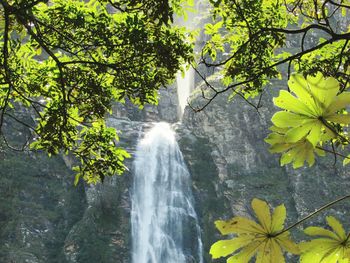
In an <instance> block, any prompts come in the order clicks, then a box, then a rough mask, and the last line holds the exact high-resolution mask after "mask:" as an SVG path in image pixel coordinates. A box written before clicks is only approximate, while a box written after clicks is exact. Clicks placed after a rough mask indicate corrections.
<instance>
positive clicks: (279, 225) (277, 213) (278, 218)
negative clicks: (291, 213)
mask: <svg viewBox="0 0 350 263" xmlns="http://www.w3.org/2000/svg"><path fill="white" fill-rule="evenodd" d="M286 215H287V212H286V207H285V206H284V205H279V206H277V207H276V208H275V210H274V211H273V213H272V222H271V231H272V232H278V231H281V230H282V229H283V225H284V221H285V220H286Z"/></svg>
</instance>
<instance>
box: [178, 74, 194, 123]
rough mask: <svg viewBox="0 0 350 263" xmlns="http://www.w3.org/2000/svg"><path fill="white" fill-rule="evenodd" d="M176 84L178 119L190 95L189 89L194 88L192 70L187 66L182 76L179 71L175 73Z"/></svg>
mask: <svg viewBox="0 0 350 263" xmlns="http://www.w3.org/2000/svg"><path fill="white" fill-rule="evenodd" d="M176 84H177V97H178V100H179V106H180V119H181V118H182V114H183V112H184V110H185V107H186V106H187V99H188V97H189V96H190V93H191V91H192V90H193V88H194V70H193V69H192V68H189V69H188V70H187V71H186V72H185V75H184V77H182V75H181V74H180V73H178V74H177V77H176Z"/></svg>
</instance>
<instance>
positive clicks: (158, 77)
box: [0, 0, 192, 183]
mask: <svg viewBox="0 0 350 263" xmlns="http://www.w3.org/2000/svg"><path fill="white" fill-rule="evenodd" d="M183 2H187V1H184V0H172V1H155V2H154V1H128V0H91V1H78V0H50V1H47V0H25V1H24V0H23V1H22V0H1V1H0V31H1V32H0V35H1V42H0V50H1V52H0V65H1V68H0V85H1V86H0V135H1V137H2V140H3V141H4V143H5V144H7V145H8V146H9V147H12V146H11V145H10V142H9V141H8V140H7V138H6V132H4V129H5V126H6V123H7V122H8V121H16V122H18V123H20V124H21V125H24V126H26V127H28V128H30V129H31V130H32V133H33V135H34V142H33V143H31V138H27V142H28V143H31V147H32V148H35V149H43V150H45V151H47V152H48V153H49V154H57V153H59V152H64V153H73V154H74V155H75V156H76V157H78V159H79V161H80V165H78V166H77V167H75V168H74V169H75V170H76V171H77V177H76V182H78V179H79V178H80V177H82V178H84V180H86V181H87V182H88V183H96V182H98V181H100V180H101V179H103V178H104V176H108V175H113V174H115V173H121V172H122V171H123V170H124V169H125V167H124V164H123V160H124V158H125V157H128V154H127V153H126V151H125V150H123V149H121V148H118V147H116V142H117V140H118V136H117V134H116V132H115V130H114V129H112V128H108V127H106V124H105V121H104V117H105V116H106V114H107V113H110V112H111V106H112V103H113V102H114V101H117V102H121V103H123V102H125V100H126V99H128V100H130V101H131V102H132V103H133V104H135V105H137V106H139V107H142V106H143V105H144V104H146V103H153V104H155V103H157V90H158V89H159V88H160V87H162V86H165V85H167V84H168V83H169V82H171V81H172V80H173V79H174V76H175V74H176V72H177V71H178V70H179V68H180V66H181V65H182V64H184V63H185V62H188V61H190V60H191V58H192V46H191V45H190V44H189V43H188V42H187V41H186V35H185V31H184V29H181V28H177V27H174V26H173V25H172V20H173V15H174V14H175V13H176V12H180V13H181V12H182V10H181V5H182V4H184V3H183ZM23 107H27V108H29V110H30V113H31V115H32V116H33V119H34V122H28V120H24V119H21V118H20V116H19V114H18V112H19V111H21V108H23ZM10 132H11V131H10Z"/></svg>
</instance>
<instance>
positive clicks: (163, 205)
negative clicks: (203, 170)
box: [131, 123, 203, 263]
mask: <svg viewBox="0 0 350 263" xmlns="http://www.w3.org/2000/svg"><path fill="white" fill-rule="evenodd" d="M134 169H135V171H134V181H133V187H132V193H131V194H132V198H131V200H132V210H131V228H132V262H133V263H189V262H191V263H192V262H193V263H195V262H196V263H202V262H203V259H202V243H201V239H200V228H199V225H198V220H197V215H196V212H195V210H194V207H193V196H192V191H191V182H190V179H191V178H190V174H189V172H188V170H187V167H186V165H185V163H184V160H183V157H182V154H181V152H180V150H179V146H178V145H177V142H176V140H175V134H174V132H173V131H172V129H171V128H170V126H169V124H167V123H158V124H156V125H155V126H154V127H153V128H152V129H151V130H150V131H148V132H147V133H146V135H145V137H144V138H143V139H142V140H141V141H140V142H139V144H138V146H137V151H136V158H135V161H134Z"/></svg>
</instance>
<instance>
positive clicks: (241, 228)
mask: <svg viewBox="0 0 350 263" xmlns="http://www.w3.org/2000/svg"><path fill="white" fill-rule="evenodd" d="M215 226H216V228H217V229H218V230H219V231H220V233H221V234H222V235H227V234H242V233H264V229H263V228H262V227H261V226H260V225H258V224H257V223H255V222H254V221H253V220H250V219H248V218H245V217H238V216H237V217H233V218H232V219H230V220H227V221H224V220H217V221H215Z"/></svg>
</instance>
